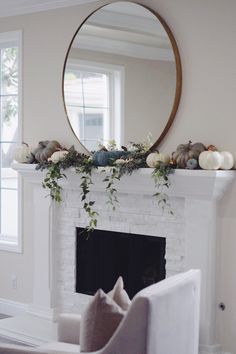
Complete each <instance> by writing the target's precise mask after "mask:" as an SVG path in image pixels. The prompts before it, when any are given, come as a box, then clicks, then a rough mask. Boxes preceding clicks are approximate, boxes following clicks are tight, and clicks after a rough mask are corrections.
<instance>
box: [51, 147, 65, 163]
mask: <svg viewBox="0 0 236 354" xmlns="http://www.w3.org/2000/svg"><path fill="white" fill-rule="evenodd" d="M67 154H68V151H67V150H61V151H55V152H54V153H53V154H52V156H51V157H49V158H48V161H52V162H53V163H57V162H59V161H61V160H63V159H64V158H65V157H66V155H67Z"/></svg>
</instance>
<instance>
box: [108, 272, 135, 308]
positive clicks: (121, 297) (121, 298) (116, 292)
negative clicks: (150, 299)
mask: <svg viewBox="0 0 236 354" xmlns="http://www.w3.org/2000/svg"><path fill="white" fill-rule="evenodd" d="M107 295H108V296H110V297H111V298H112V299H113V300H114V301H115V302H116V303H117V305H119V306H120V307H121V308H122V309H123V310H124V311H127V310H128V308H129V306H130V304H131V301H130V298H129V295H128V294H127V292H126V291H125V289H124V282H123V278H122V277H119V278H118V279H117V281H116V283H115V285H114V288H113V289H112V290H111V291H110V292H109V293H108V294H107Z"/></svg>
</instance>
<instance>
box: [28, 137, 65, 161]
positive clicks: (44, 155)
mask: <svg viewBox="0 0 236 354" xmlns="http://www.w3.org/2000/svg"><path fill="white" fill-rule="evenodd" d="M61 148H62V147H61V145H60V144H59V143H58V141H56V140H51V141H50V140H45V141H40V142H39V143H38V146H37V148H36V149H34V151H33V155H34V157H35V160H36V161H37V162H43V161H47V160H48V158H49V157H51V156H52V154H53V153H54V152H55V151H59V150H61Z"/></svg>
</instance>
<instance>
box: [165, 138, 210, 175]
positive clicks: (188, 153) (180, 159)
mask: <svg viewBox="0 0 236 354" xmlns="http://www.w3.org/2000/svg"><path fill="white" fill-rule="evenodd" d="M205 150H207V148H206V147H205V145H204V144H202V143H195V144H192V142H191V141H189V143H188V144H180V145H178V146H177V149H176V151H175V152H173V154H172V158H173V160H174V161H175V163H176V165H177V167H179V168H186V166H187V162H188V160H190V159H196V160H197V161H198V157H199V155H200V153H201V152H202V151H205Z"/></svg>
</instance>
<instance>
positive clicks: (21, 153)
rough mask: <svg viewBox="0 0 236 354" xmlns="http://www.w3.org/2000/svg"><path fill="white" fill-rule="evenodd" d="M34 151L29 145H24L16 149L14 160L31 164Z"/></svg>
mask: <svg viewBox="0 0 236 354" xmlns="http://www.w3.org/2000/svg"><path fill="white" fill-rule="evenodd" d="M31 151H32V149H31V148H30V147H29V145H28V144H25V143H23V144H22V145H21V146H20V147H18V148H16V149H15V151H14V155H13V158H14V160H15V161H17V162H19V163H27V162H29V159H30V156H31Z"/></svg>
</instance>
